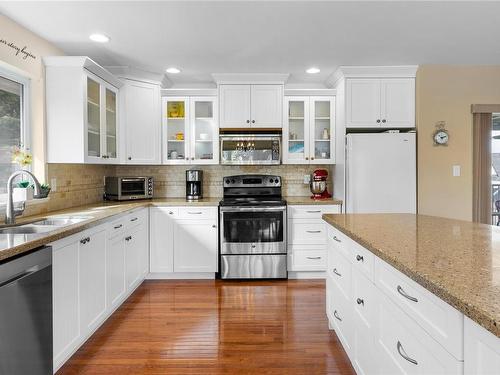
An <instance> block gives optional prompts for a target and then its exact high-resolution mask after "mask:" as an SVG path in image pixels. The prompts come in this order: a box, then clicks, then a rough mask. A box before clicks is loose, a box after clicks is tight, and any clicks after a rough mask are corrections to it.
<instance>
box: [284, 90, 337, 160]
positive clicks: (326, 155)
mask: <svg viewBox="0 0 500 375" xmlns="http://www.w3.org/2000/svg"><path fill="white" fill-rule="evenodd" d="M334 106H335V99H334V97H332V96H287V97H285V113H284V118H285V127H284V129H283V143H284V147H283V149H284V153H283V162H284V164H333V163H334V162H335V152H334V147H335V142H334V136H335V134H334V133H335V118H334Z"/></svg>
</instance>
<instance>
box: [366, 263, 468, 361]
mask: <svg viewBox="0 0 500 375" xmlns="http://www.w3.org/2000/svg"><path fill="white" fill-rule="evenodd" d="M375 270H376V271H375V283H376V284H377V287H378V288H379V289H380V290H381V291H382V292H384V293H385V294H386V295H387V296H389V298H391V300H392V301H394V303H396V304H397V305H398V306H399V307H400V308H401V309H403V311H405V312H406V313H407V314H408V315H409V316H410V317H411V318H412V319H414V320H415V321H416V322H417V323H418V324H419V325H420V326H421V327H422V328H423V329H424V330H425V331H426V332H427V333H428V334H429V335H431V336H432V337H433V338H434V339H435V340H436V341H438V342H439V343H441V345H443V347H445V348H446V349H447V350H448V351H449V352H450V353H451V354H453V356H455V358H457V359H460V360H461V359H463V315H462V313H460V312H459V311H458V310H456V309H454V308H453V307H451V306H450V305H448V304H447V303H446V302H444V301H443V300H441V299H440V298H438V297H436V296H435V295H433V294H432V293H431V292H429V291H427V290H426V289H425V288H423V287H421V286H420V285H418V284H417V283H416V282H414V281H413V280H410V279H409V278H408V277H407V276H405V275H403V274H402V273H401V272H399V271H397V270H396V269H394V268H393V267H391V266H389V265H388V264H387V263H385V262H384V261H382V260H380V259H378V258H377V259H376V262H375Z"/></svg>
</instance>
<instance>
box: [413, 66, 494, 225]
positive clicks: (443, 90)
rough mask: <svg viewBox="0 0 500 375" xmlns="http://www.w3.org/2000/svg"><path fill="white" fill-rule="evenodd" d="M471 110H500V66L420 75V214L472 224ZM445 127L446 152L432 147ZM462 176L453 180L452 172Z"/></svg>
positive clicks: (431, 69)
mask: <svg viewBox="0 0 500 375" xmlns="http://www.w3.org/2000/svg"><path fill="white" fill-rule="evenodd" d="M471 104H500V66H448V65H424V66H421V67H420V68H419V70H418V72H417V132H418V210H419V213H420V214H427V215H436V216H444V217H451V218H457V219H464V220H472V114H471V110H470V108H471ZM438 121H446V128H447V129H448V131H449V133H450V141H449V145H448V147H436V146H434V145H433V141H432V133H433V132H434V130H435V125H436V122H438ZM453 165H460V166H461V169H462V174H461V176H460V177H453V175H452V166H453Z"/></svg>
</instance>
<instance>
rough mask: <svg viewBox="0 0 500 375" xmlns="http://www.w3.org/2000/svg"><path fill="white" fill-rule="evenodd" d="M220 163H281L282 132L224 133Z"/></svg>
mask: <svg viewBox="0 0 500 375" xmlns="http://www.w3.org/2000/svg"><path fill="white" fill-rule="evenodd" d="M220 163H221V164H226V165H227V164H229V165H254V164H262V165H270V164H280V163H281V134H231V135H229V134H223V135H221V136H220Z"/></svg>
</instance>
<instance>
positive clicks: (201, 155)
mask: <svg viewBox="0 0 500 375" xmlns="http://www.w3.org/2000/svg"><path fill="white" fill-rule="evenodd" d="M163 112H164V116H163V131H162V137H163V164H217V163H218V161H219V157H218V150H219V147H218V145H219V132H218V125H217V124H218V123H217V101H216V98H215V97H210V96H206V97H205V96H203V97H164V98H163Z"/></svg>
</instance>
